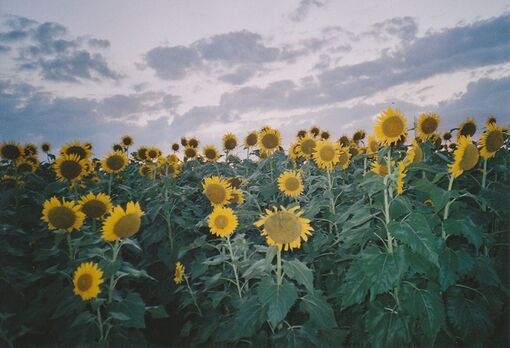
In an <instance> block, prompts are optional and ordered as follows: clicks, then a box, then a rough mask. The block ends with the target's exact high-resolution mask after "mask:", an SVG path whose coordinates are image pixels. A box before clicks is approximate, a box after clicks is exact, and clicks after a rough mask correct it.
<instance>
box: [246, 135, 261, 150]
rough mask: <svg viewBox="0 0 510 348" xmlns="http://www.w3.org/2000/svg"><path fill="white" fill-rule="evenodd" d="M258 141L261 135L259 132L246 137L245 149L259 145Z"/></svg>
mask: <svg viewBox="0 0 510 348" xmlns="http://www.w3.org/2000/svg"><path fill="white" fill-rule="evenodd" d="M258 141H259V135H258V134H257V132H255V131H253V132H250V133H248V134H247V135H246V136H245V137H244V148H245V149H249V148H250V147H253V146H255V145H257V143H258Z"/></svg>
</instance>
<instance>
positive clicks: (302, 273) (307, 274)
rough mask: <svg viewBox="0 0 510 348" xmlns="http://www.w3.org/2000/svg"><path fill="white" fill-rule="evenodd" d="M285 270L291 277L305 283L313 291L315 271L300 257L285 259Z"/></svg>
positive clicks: (307, 288)
mask: <svg viewBox="0 0 510 348" xmlns="http://www.w3.org/2000/svg"><path fill="white" fill-rule="evenodd" d="M283 271H284V272H285V274H287V275H288V276H289V278H291V279H294V280H295V281H297V282H298V283H299V284H302V285H304V286H305V288H306V290H308V292H313V273H312V270H311V269H309V268H308V267H307V266H306V265H305V264H304V263H302V262H301V261H299V260H298V259H292V260H290V261H285V262H284V264H283Z"/></svg>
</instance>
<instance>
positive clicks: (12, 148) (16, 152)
mask: <svg viewBox="0 0 510 348" xmlns="http://www.w3.org/2000/svg"><path fill="white" fill-rule="evenodd" d="M22 155H23V148H22V147H21V146H20V145H19V144H18V143H15V142H13V141H9V142H4V143H1V144H0V156H2V158H3V159H5V160H11V161H15V160H17V159H18V158H20V157H21V156H22Z"/></svg>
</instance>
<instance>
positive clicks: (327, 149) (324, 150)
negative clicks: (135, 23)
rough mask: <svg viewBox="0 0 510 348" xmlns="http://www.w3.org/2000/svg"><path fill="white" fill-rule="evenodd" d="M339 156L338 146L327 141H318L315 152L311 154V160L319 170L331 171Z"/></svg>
mask: <svg viewBox="0 0 510 348" xmlns="http://www.w3.org/2000/svg"><path fill="white" fill-rule="evenodd" d="M339 156H340V146H339V145H338V144H337V143H333V142H331V141H329V140H320V141H318V142H317V146H316V148H315V152H314V153H313V160H314V161H315V164H317V166H318V167H319V168H322V169H326V170H332V169H333V167H334V166H335V165H336V164H337V163H338V157H339Z"/></svg>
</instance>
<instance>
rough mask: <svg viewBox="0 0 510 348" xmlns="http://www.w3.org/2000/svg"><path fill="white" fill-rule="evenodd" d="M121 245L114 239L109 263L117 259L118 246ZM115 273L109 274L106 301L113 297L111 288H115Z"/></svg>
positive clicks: (110, 300)
mask: <svg viewBox="0 0 510 348" xmlns="http://www.w3.org/2000/svg"><path fill="white" fill-rule="evenodd" d="M121 247H122V244H121V243H120V241H119V240H116V241H115V243H114V244H113V246H112V259H111V261H110V262H111V263H112V264H113V263H114V262H115V261H117V256H118V255H119V252H120V248H121ZM115 284H116V281H115V274H112V275H111V276H110V284H109V285H108V303H111V302H112V299H113V290H114V289H115Z"/></svg>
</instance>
